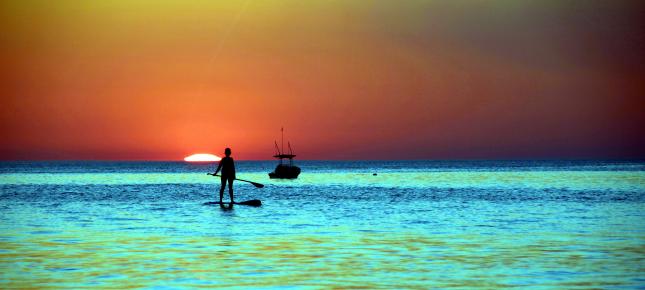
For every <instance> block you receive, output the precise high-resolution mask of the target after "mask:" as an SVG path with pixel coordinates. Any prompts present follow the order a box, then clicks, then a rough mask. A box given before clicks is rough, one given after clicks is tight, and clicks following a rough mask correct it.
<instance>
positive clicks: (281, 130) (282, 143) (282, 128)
mask: <svg viewBox="0 0 645 290" xmlns="http://www.w3.org/2000/svg"><path fill="white" fill-rule="evenodd" d="M280 132H282V141H281V142H280V144H281V145H282V152H284V127H281V128H280Z"/></svg>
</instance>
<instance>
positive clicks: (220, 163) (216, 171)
mask: <svg viewBox="0 0 645 290" xmlns="http://www.w3.org/2000/svg"><path fill="white" fill-rule="evenodd" d="M222 160H224V159H222ZM222 160H220V161H219V165H217V170H215V173H213V175H217V173H219V170H220V169H222Z"/></svg>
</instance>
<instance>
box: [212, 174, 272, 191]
mask: <svg viewBox="0 0 645 290" xmlns="http://www.w3.org/2000/svg"><path fill="white" fill-rule="evenodd" d="M206 174H208V175H212V176H220V175H219V174H213V173H206ZM235 180H239V181H244V182H248V183H250V184H253V186H255V187H257V188H262V187H264V184H262V183H257V182H253V181H248V180H244V179H237V178H235Z"/></svg>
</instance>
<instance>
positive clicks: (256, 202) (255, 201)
mask: <svg viewBox="0 0 645 290" xmlns="http://www.w3.org/2000/svg"><path fill="white" fill-rule="evenodd" d="M222 204H224V205H227V204H230V202H221V203H220V202H219V201H209V202H205V203H204V205H222ZM233 204H237V205H249V206H261V205H262V201H260V200H259V199H252V200H247V201H243V202H234V203H233Z"/></svg>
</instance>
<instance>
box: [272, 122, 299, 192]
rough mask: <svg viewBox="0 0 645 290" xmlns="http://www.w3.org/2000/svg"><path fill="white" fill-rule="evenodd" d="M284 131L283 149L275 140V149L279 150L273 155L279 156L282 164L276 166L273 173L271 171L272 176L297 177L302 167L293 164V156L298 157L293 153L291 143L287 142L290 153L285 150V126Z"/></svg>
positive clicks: (282, 177)
mask: <svg viewBox="0 0 645 290" xmlns="http://www.w3.org/2000/svg"><path fill="white" fill-rule="evenodd" d="M281 131H282V150H280V147H278V142H277V141H276V142H275V149H276V151H277V152H278V154H276V155H273V157H274V158H278V159H279V160H280V164H278V166H276V168H275V170H274V171H273V172H271V173H269V177H270V178H281V179H295V178H298V175H299V174H300V167H298V166H295V165H293V158H294V157H296V155H294V154H293V150H291V144H290V143H289V142H287V147H288V148H289V154H286V152H284V128H282V129H281ZM284 159H289V161H288V162H285V161H284Z"/></svg>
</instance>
